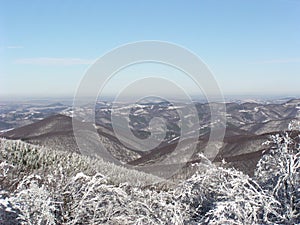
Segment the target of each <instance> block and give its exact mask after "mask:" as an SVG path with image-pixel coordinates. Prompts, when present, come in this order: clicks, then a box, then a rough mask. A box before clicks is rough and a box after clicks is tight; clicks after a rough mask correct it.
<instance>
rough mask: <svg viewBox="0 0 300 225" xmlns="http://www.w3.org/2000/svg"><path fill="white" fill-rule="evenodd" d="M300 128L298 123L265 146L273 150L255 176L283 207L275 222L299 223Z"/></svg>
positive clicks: (260, 163) (261, 163)
mask: <svg viewBox="0 0 300 225" xmlns="http://www.w3.org/2000/svg"><path fill="white" fill-rule="evenodd" d="M299 128H300V126H299V122H295V121H294V122H292V123H291V124H290V126H289V130H288V131H286V132H284V133H282V134H277V135H273V136H272V137H271V140H270V141H267V142H266V143H265V144H266V145H269V146H270V150H269V151H268V152H266V153H265V154H264V156H263V157H262V158H261V160H260V161H259V162H258V165H257V169H256V172H255V176H256V178H257V179H258V180H259V182H260V183H261V185H262V186H263V187H264V188H265V189H266V190H268V192H269V193H270V194H272V195H273V196H274V197H275V198H276V199H277V200H278V201H279V202H280V203H281V207H280V210H279V211H278V212H279V213H280V214H281V217H280V218H274V222H279V223H286V224H294V223H299V222H300V136H299ZM278 219H280V220H279V221H278Z"/></svg>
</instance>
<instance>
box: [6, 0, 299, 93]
mask: <svg viewBox="0 0 300 225" xmlns="http://www.w3.org/2000/svg"><path fill="white" fill-rule="evenodd" d="M141 40H162V41H168V42H172V43H175V44H179V45H181V46H184V47H186V48H187V49H189V50H191V51H193V52H194V53H196V54H197V55H198V56H199V57H200V58H201V59H202V60H203V61H204V62H205V63H206V64H207V65H208V66H209V68H210V69H211V70H212V72H213V73H214V75H215V78H216V80H217V81H218V83H219V85H220V87H221V89H222V91H223V92H224V94H241V95H248V94H250V95H251V94H253V95H298V96H299V95H300V89H299V85H300V1H297V0H289V1H288V0H286V1H284V0H272V1H254V0H253V1H225V0H224V1H214V0H212V1H200V0H198V1H175V0H173V1H156V0H151V1H132V0H129V1H55V0H53V1H14V0H12V1H0V96H7V95H13V96H20V95H22V96H43V97H45V96H67V95H68V96H71V95H72V94H74V92H75V90H76V87H77V86H78V84H79V82H80V80H81V78H82V77H83V76H84V73H85V72H86V70H87V68H88V67H89V64H90V63H91V62H93V61H94V60H95V59H97V58H98V57H100V56H102V55H103V54H105V53H106V52H108V51H110V50H111V49H113V48H116V47H117V46H120V45H123V44H126V43H128V42H135V41H141ZM129 71H130V70H129ZM135 76H138V75H137V74H136V75H135ZM167 76H169V78H170V79H173V78H172V74H167ZM122 79H125V80H126V79H127V78H126V77H120V78H119V81H118V79H115V80H116V81H115V84H114V85H115V86H114V87H115V88H116V89H119V88H120V85H121V84H122ZM175 82H176V78H175ZM177 82H181V81H179V80H178V81H177ZM187 85H188V82H187ZM112 87H113V85H112ZM112 89H113V88H110V90H112Z"/></svg>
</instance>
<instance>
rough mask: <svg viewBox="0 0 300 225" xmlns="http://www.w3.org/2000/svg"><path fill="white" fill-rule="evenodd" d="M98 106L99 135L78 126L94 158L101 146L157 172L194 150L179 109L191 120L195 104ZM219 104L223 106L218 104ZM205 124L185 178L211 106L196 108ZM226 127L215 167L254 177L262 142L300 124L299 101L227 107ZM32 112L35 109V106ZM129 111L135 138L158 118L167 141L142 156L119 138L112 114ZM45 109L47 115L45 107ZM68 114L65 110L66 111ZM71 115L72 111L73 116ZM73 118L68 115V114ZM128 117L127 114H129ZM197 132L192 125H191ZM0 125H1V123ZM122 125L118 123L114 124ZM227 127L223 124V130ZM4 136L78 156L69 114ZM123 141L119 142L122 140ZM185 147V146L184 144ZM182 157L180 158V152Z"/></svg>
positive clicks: (125, 136) (205, 134) (205, 136)
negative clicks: (296, 122) (183, 132)
mask: <svg viewBox="0 0 300 225" xmlns="http://www.w3.org/2000/svg"><path fill="white" fill-rule="evenodd" d="M99 104H100V105H97V107H96V118H95V120H96V125H95V126H96V127H97V132H98V136H97V137H95V136H90V135H91V131H90V130H89V128H88V127H89V125H88V123H87V122H79V123H80V124H81V126H82V132H83V133H84V135H83V137H84V140H83V141H84V143H86V147H85V148H86V151H87V153H90V154H98V153H99V152H97V151H98V149H99V143H101V144H102V145H103V146H104V147H105V149H106V150H107V151H108V153H109V155H110V156H109V157H113V158H115V159H117V160H118V161H120V162H121V163H123V164H126V163H127V164H129V165H131V166H139V167H142V168H145V170H148V172H149V170H150V172H155V171H156V172H155V173H158V172H160V171H159V170H165V169H166V168H163V167H155V166H153V167H152V166H151V165H156V163H157V162H162V161H163V160H165V159H167V158H168V157H169V156H170V155H172V154H174V149H176V147H178V146H179V147H180V150H179V153H180V152H182V153H184V151H185V148H188V146H190V145H191V144H193V143H191V141H190V139H189V137H187V138H186V139H185V140H184V141H183V142H180V143H179V142H178V141H179V137H180V132H181V128H180V123H179V122H180V117H179V114H178V112H177V110H178V109H179V110H182V111H183V112H184V115H185V116H186V117H187V118H189V116H190V115H191V113H192V109H193V107H194V106H193V105H189V104H185V103H182V102H181V103H178V104H171V103H169V102H166V101H164V102H161V101H158V102H154V103H151V102H139V103H137V104H130V105H128V104H125V103H118V104H115V105H114V109H112V104H111V103H107V102H101V103H99ZM216 104H218V103H216ZM56 106H58V107H60V106H61V104H56V103H55V104H54V105H53V104H51V105H50V106H49V105H48V107H49V108H51V107H56ZM89 107H90V106H85V107H84V108H83V109H81V113H83V114H84V111H85V110H87V111H89V110H90V108H89ZM195 107H196V109H197V111H198V116H199V122H200V127H201V129H200V131H199V133H200V136H199V138H198V141H197V143H196V144H197V148H196V151H195V152H194V154H193V155H192V157H190V158H187V159H186V163H187V164H186V166H185V173H190V172H189V171H192V167H190V166H189V165H192V164H193V163H195V162H199V161H200V160H201V159H200V158H199V157H198V156H199V153H202V152H203V151H204V149H205V147H206V145H207V142H208V140H209V135H210V129H211V121H210V120H211V119H210V105H209V104H207V103H195ZM226 108H227V110H226V119H227V123H226V127H224V128H225V137H224V140H223V143H222V144H221V145H220V143H217V142H216V143H214V142H213V143H212V146H214V147H213V148H214V149H212V151H218V154H217V156H216V158H215V159H214V162H215V163H216V164H219V163H221V161H222V160H225V161H226V162H227V164H226V165H227V166H235V167H237V168H239V169H241V170H243V171H244V172H247V173H248V174H250V175H252V174H253V171H254V168H255V166H256V163H257V161H258V160H259V159H260V157H261V156H262V154H263V152H264V151H265V146H263V145H262V143H263V142H265V141H266V140H268V138H269V136H270V135H271V134H276V133H279V132H282V131H285V130H287V129H288V125H289V123H290V121H291V120H298V119H299V109H300V100H298V99H292V100H289V101H288V102H284V103H280V104H273V103H272V104H262V103H257V102H243V103H236V102H232V103H226ZM31 109H32V107H31ZM128 109H130V112H129V113H130V114H129V121H128V125H129V127H130V129H131V131H132V132H133V134H134V135H135V136H136V137H138V138H147V137H148V136H149V135H150V131H149V122H150V121H151V119H152V118H154V117H160V118H163V119H164V120H165V121H166V126H167V133H166V137H165V139H164V141H163V142H162V143H161V144H160V145H159V146H157V147H156V148H155V149H152V150H151V151H143V150H144V146H143V145H140V144H137V143H135V142H134V140H133V139H131V136H130V135H129V133H128V131H127V130H126V129H123V128H122V127H119V129H120V130H119V133H118V137H117V136H116V135H115V133H114V130H113V128H112V122H111V115H112V110H114V114H115V116H120V117H122V116H124V115H125V114H124V113H126V112H127V111H128ZM44 110H47V107H45V109H44ZM65 112H66V111H65ZM68 112H69V114H70V115H72V112H73V111H71V110H69V111H68ZM65 114H68V113H65ZM125 116H126V115H125ZM188 123H189V124H188V126H190V128H191V129H192V130H193V129H194V128H193V127H194V125H195V124H193V121H189V122H188ZM0 125H1V124H0ZM115 125H119V124H115ZM220 128H222V125H221V127H220ZM1 136H3V137H5V138H9V139H21V140H24V141H26V142H29V143H34V144H39V145H44V146H47V147H50V148H52V149H57V150H63V151H75V152H79V149H78V146H77V143H76V139H75V137H74V134H73V126H72V118H71V117H70V116H66V115H60V114H59V115H53V116H50V117H47V118H45V119H42V120H40V121H37V122H34V123H32V124H29V125H26V126H23V127H19V128H15V129H13V130H10V131H7V132H4V133H2V134H1ZM119 138H120V139H119ZM179 144H180V145H179ZM176 154H177V153H176ZM183 159H185V156H184V155H183V156H180V155H178V158H177V159H176V157H175V158H174V160H173V161H172V163H173V164H174V165H175V164H176V163H181V162H182V160H183Z"/></svg>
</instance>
